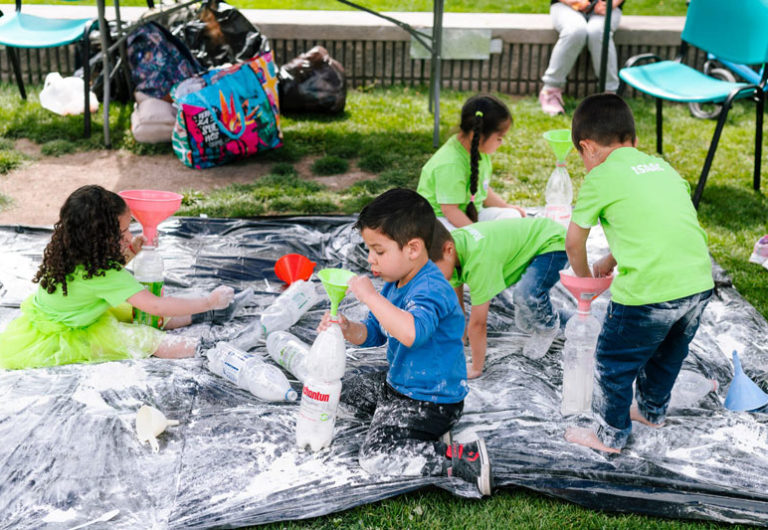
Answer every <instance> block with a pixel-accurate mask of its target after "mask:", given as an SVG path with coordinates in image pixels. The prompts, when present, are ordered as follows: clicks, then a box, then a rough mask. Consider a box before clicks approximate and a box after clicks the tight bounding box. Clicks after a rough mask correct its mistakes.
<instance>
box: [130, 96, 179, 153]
mask: <svg viewBox="0 0 768 530" xmlns="http://www.w3.org/2000/svg"><path fill="white" fill-rule="evenodd" d="M134 97H135V98H136V104H135V105H134V107H133V113H132V114H131V132H132V133H133V137H134V138H135V139H136V141H137V142H141V143H149V144H156V143H160V142H170V141H171V135H172V134H173V126H174V125H176V109H175V108H174V106H173V104H171V103H169V102H167V101H164V100H162V99H156V98H153V97H150V96H148V95H146V94H144V93H142V92H135V93H134Z"/></svg>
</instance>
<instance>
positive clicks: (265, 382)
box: [206, 342, 298, 401]
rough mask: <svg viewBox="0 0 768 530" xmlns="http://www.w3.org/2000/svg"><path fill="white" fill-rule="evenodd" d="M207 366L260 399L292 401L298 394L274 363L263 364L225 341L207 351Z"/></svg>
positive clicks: (253, 356)
mask: <svg viewBox="0 0 768 530" xmlns="http://www.w3.org/2000/svg"><path fill="white" fill-rule="evenodd" d="M206 355H207V357H208V369H209V370H210V371H211V372H213V373H214V374H216V375H219V376H221V377H223V378H225V379H229V380H230V381H231V382H233V383H234V384H236V385H237V386H239V387H240V388H242V389H244V390H247V391H249V392H250V393H251V394H253V395H254V396H256V397H257V398H259V399H262V400H264V401H296V399H298V394H296V391H295V390H294V389H292V388H291V384H290V383H289V382H288V379H287V378H286V377H285V374H283V372H282V370H280V368H278V367H277V366H272V365H270V364H267V363H265V362H264V361H262V360H261V359H259V358H258V357H256V356H255V355H251V354H250V353H245V352H244V351H242V350H240V349H239V348H236V347H235V346H233V345H232V344H230V343H228V342H219V343H218V344H216V346H215V347H214V348H213V349H211V350H209V351H208V352H207V354H206Z"/></svg>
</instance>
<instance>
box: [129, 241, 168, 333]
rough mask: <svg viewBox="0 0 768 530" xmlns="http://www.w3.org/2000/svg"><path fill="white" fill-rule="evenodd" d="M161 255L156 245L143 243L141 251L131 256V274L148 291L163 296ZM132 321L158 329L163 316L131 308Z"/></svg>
mask: <svg viewBox="0 0 768 530" xmlns="http://www.w3.org/2000/svg"><path fill="white" fill-rule="evenodd" d="M163 274H164V268H163V257H162V256H161V255H160V252H158V250H157V248H156V247H153V246H150V245H144V248H142V249H141V252H139V253H138V255H136V257H135V258H133V276H134V278H136V279H137V280H138V281H139V282H141V283H142V284H143V285H144V287H146V288H147V290H148V291H149V292H151V293H152V294H154V295H155V296H163V285H164V283H165V279H164V277H163ZM133 321H134V322H138V323H140V324H146V325H147V326H152V327H153V328H158V329H160V328H161V327H162V326H163V317H162V316H157V315H150V314H149V313H145V312H144V311H141V310H139V309H136V308H135V307H134V308H133Z"/></svg>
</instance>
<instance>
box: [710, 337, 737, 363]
mask: <svg viewBox="0 0 768 530" xmlns="http://www.w3.org/2000/svg"><path fill="white" fill-rule="evenodd" d="M714 339H715V342H717V345H718V346H719V347H720V350H721V351H722V352H723V354H724V355H725V356H726V357H727V358H728V359H731V358H732V355H733V351H734V350H736V352H737V353H739V354H741V353H743V352H744V343H742V342H740V341H739V340H738V339H736V338H735V337H732V336H730V335H728V334H727V333H717V334H715V336H714Z"/></svg>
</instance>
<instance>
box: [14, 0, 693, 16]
mask: <svg viewBox="0 0 768 530" xmlns="http://www.w3.org/2000/svg"><path fill="white" fill-rule="evenodd" d="M353 1H355V0H353ZM24 3H25V4H62V5H66V4H69V3H70V2H66V1H63V0H25V1H24ZM355 3H357V4H358V5H362V6H364V7H367V8H368V9H373V10H376V11H430V12H431V11H432V0H357V1H355ZM82 4H85V5H88V4H91V5H96V4H95V1H94V0H88V1H85V2H82ZM107 5H110V4H109V2H107ZM120 5H121V6H141V7H146V5H147V4H146V2H145V1H144V0H122V1H121V2H120ZM232 5H234V6H235V7H237V8H238V9H320V10H330V11H340V10H351V9H353V8H351V7H348V6H346V5H345V4H342V3H341V2H336V1H334V0H239V1H237V2H233V3H232ZM685 9H686V4H685V0H631V1H629V2H627V7H626V10H625V14H628V15H675V16H683V15H685ZM445 11H446V12H449V13H549V2H547V1H546V0H515V1H511V2H510V1H505V0H448V1H446V2H445Z"/></svg>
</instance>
